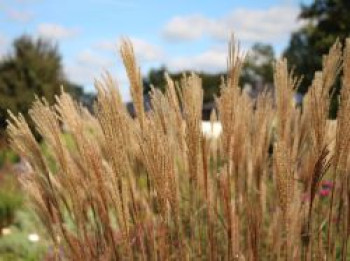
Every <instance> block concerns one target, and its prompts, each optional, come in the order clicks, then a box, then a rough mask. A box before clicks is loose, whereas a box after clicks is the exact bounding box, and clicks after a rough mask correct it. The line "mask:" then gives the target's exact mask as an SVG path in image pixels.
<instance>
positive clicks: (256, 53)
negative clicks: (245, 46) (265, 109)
mask: <svg viewBox="0 0 350 261" xmlns="http://www.w3.org/2000/svg"><path fill="white" fill-rule="evenodd" d="M274 60H275V53H274V50H273V47H272V46H271V45H269V44H264V43H255V44H254V45H253V46H252V49H251V51H250V52H249V55H248V56H247V58H246V60H245V63H244V65H243V69H242V76H241V84H242V85H244V84H246V83H249V84H251V85H254V84H256V82H257V81H261V82H262V83H263V84H272V83H273V61H274Z"/></svg>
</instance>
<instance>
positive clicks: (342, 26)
mask: <svg viewBox="0 0 350 261" xmlns="http://www.w3.org/2000/svg"><path fill="white" fill-rule="evenodd" d="M349 13H350V1H349V0H315V1H314V2H313V3H311V4H310V5H302V7H301V12H300V15H299V18H300V19H301V20H303V21H305V23H306V24H305V25H304V26H303V27H302V28H301V29H300V30H298V31H297V32H294V33H293V34H292V36H291V39H290V43H289V46H288V47H287V49H286V50H285V52H284V55H285V56H286V57H287V59H288V61H289V62H290V64H291V65H292V66H293V67H294V68H295V70H296V71H295V72H296V73H298V74H299V75H303V76H304V80H303V82H302V84H301V86H300V88H299V91H300V92H302V93H305V92H306V91H307V89H308V87H309V86H310V84H311V81H312V79H313V76H314V72H315V71H317V70H320V69H321V68H322V55H324V54H326V53H327V52H328V50H329V48H330V47H331V46H332V44H333V43H334V42H335V40H336V39H339V40H340V41H341V42H342V43H344V41H345V39H346V37H348V36H349V34H350V16H349Z"/></svg>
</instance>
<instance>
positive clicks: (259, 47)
mask: <svg viewBox="0 0 350 261" xmlns="http://www.w3.org/2000/svg"><path fill="white" fill-rule="evenodd" d="M274 59H275V55H274V51H273V48H272V46H271V45H268V44H263V43H255V44H254V45H253V47H252V50H251V52H250V53H249V55H248V57H247V59H246V61H245V63H244V66H243V68H242V75H241V79H240V84H241V86H243V85H244V84H246V83H249V84H251V85H253V86H254V85H255V84H256V83H257V81H259V82H261V83H263V84H272V83H273V61H274ZM166 72H167V68H166V67H165V66H161V67H160V68H159V69H151V70H150V71H149V73H148V75H147V77H145V78H144V80H143V82H144V93H145V94H147V93H148V92H149V91H150V87H151V85H153V86H154V87H155V88H159V89H161V90H164V89H165V85H166V81H165V78H164V74H165V73H166ZM189 73H191V72H190V71H180V72H176V73H170V77H171V78H172V79H173V80H175V81H179V80H180V79H181V77H182V75H184V74H189ZM197 74H198V75H199V77H200V78H201V80H202V86H203V90H204V96H203V102H205V103H206V102H213V101H214V95H218V94H219V92H220V84H221V80H222V77H223V76H226V72H221V73H206V72H197Z"/></svg>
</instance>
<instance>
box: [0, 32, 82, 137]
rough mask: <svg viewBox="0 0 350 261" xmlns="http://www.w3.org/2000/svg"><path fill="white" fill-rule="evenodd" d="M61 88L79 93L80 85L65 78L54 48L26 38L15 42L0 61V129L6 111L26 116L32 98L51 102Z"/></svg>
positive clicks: (47, 42)
mask: <svg viewBox="0 0 350 261" xmlns="http://www.w3.org/2000/svg"><path fill="white" fill-rule="evenodd" d="M61 85H63V86H64V87H65V88H66V90H68V91H71V92H73V94H77V95H81V94H82V88H81V87H80V86H78V85H74V84H71V83H70V82H68V81H67V80H66V78H65V77H64V74H63V68H62V61H61V56H60V54H59V52H58V47H57V45H55V44H53V43H52V42H50V41H48V40H45V39H41V38H39V39H37V40H34V39H33V38H31V37H29V36H21V37H19V38H18V39H16V40H15V41H14V42H13V50H12V52H10V53H9V54H7V56H5V57H4V58H3V59H2V60H1V61H0V130H1V129H4V128H5V126H6V118H7V110H11V111H12V112H14V113H19V112H21V113H23V114H24V115H25V116H26V114H27V111H28V109H29V108H30V106H31V104H32V102H33V100H34V98H35V95H37V96H38V97H45V99H46V100H47V101H48V102H49V103H51V102H53V101H54V96H55V95H56V94H58V93H59V91H60V87H61Z"/></svg>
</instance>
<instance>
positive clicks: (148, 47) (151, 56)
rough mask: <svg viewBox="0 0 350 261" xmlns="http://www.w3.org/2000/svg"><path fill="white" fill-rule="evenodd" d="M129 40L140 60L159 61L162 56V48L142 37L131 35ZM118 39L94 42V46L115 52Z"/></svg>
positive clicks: (117, 48) (117, 46) (118, 43)
mask: <svg viewBox="0 0 350 261" xmlns="http://www.w3.org/2000/svg"><path fill="white" fill-rule="evenodd" d="M130 41H131V42H132V44H133V47H134V51H135V55H136V57H137V58H138V59H139V60H140V62H154V61H160V60H161V59H162V58H163V57H164V52H163V50H162V49H161V48H160V47H159V46H157V45H154V44H151V43H149V42H147V41H145V40H143V39H140V38H135V37H132V38H130ZM119 46H120V40H105V41H101V42H99V43H97V44H96V47H98V48H100V49H102V50H107V51H114V52H117V51H118V50H119Z"/></svg>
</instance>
